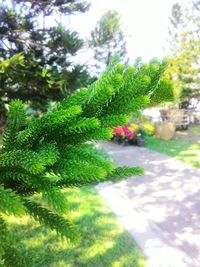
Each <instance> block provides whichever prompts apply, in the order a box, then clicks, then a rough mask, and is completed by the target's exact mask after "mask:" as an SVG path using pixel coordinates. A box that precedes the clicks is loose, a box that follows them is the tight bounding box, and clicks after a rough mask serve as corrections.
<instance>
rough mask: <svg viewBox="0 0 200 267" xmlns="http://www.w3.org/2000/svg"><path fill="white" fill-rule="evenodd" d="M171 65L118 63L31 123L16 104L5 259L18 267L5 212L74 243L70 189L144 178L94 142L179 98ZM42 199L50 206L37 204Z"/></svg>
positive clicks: (0, 245)
mask: <svg viewBox="0 0 200 267" xmlns="http://www.w3.org/2000/svg"><path fill="white" fill-rule="evenodd" d="M165 67H166V62H164V61H163V62H159V61H157V60H153V61H152V62H150V64H137V65H135V66H133V67H124V66H123V65H117V64H113V65H111V66H109V68H108V69H107V70H106V71H105V72H104V73H103V74H102V76H101V77H100V78H99V79H98V80H97V81H95V82H94V83H93V84H92V85H91V86H89V87H88V88H83V89H81V90H79V91H78V92H77V93H76V94H74V95H72V96H70V97H68V98H66V99H64V100H63V101H62V102H60V103H59V104H58V105H57V106H56V108H55V109H54V110H52V111H50V112H48V113H47V114H45V115H43V116H42V117H40V118H33V119H31V120H30V118H27V117H26V113H25V110H24V107H23V104H22V102H21V101H19V100H14V101H12V102H11V104H10V108H9V112H8V116H7V127H6V130H5V133H4V138H3V145H2V147H0V255H1V257H2V264H5V266H10V265H9V261H10V260H11V257H16V253H14V252H13V251H14V245H13V244H11V242H10V241H9V239H8V238H7V228H6V223H5V221H4V219H3V214H13V215H15V216H20V215H23V214H25V213H27V214H29V215H30V216H32V217H33V218H35V220H37V221H39V222H40V223H41V224H44V225H45V226H47V227H49V228H50V229H51V230H55V231H56V232H57V233H58V234H59V235H60V236H63V237H66V238H67V239H68V240H69V241H76V240H77V239H79V234H78V231H77V229H76V226H74V225H73V224H72V223H71V222H70V220H67V219H66V218H64V216H63V215H62V214H63V213H64V212H65V210H66V209H67V203H66V201H65V196H64V194H63V192H62V190H61V189H62V188H65V187H74V186H76V187H77V186H82V185H86V184H95V183H98V182H102V181H106V180H118V179H121V178H124V177H128V176H132V175H136V174H141V173H142V169H141V168H139V167H117V166H116V165H115V163H114V162H113V161H112V160H110V159H109V157H107V156H105V153H102V151H99V150H98V149H97V148H95V146H94V145H93V142H91V141H98V140H108V139H110V138H111V137H112V135H113V132H112V127H114V126H118V125H122V124H125V123H126V122H127V119H128V116H129V114H130V113H131V112H136V111H138V110H140V109H142V108H144V107H147V106H152V105H156V104H158V103H161V102H163V101H169V100H172V97H173V93H172V92H173V90H172V87H171V83H170V81H169V80H167V79H165V78H164V76H163V74H164V71H165ZM37 193H40V194H41V195H42V198H43V201H42V202H37V201H36V200H33V198H32V196H33V195H34V194H37Z"/></svg>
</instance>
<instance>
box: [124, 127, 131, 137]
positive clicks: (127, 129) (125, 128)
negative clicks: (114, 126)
mask: <svg viewBox="0 0 200 267" xmlns="http://www.w3.org/2000/svg"><path fill="white" fill-rule="evenodd" d="M123 130H124V133H125V135H129V134H130V133H131V131H130V130H129V128H128V127H127V126H124V127H123Z"/></svg>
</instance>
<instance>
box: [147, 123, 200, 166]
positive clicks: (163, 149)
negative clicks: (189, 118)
mask: <svg viewBox="0 0 200 267" xmlns="http://www.w3.org/2000/svg"><path fill="white" fill-rule="evenodd" d="M188 131H189V134H190V138H188V135H186V136H185V137H183V138H180V139H176V140H170V141H164V140H160V139H157V138H155V137H147V140H146V145H145V146H146V148H149V149H151V150H155V151H157V152H160V153H163V154H166V155H169V156H172V157H176V158H177V159H180V160H182V161H184V162H186V163H189V164H191V165H192V166H193V167H196V168H200V137H199V139H197V138H195V141H193V140H192V139H191V135H192V134H199V136H200V127H199V126H198V127H191V128H190V129H189V130H188ZM186 134H187V132H186ZM196 139H197V140H196Z"/></svg>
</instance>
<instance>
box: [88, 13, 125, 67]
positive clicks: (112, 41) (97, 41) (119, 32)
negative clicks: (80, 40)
mask: <svg viewBox="0 0 200 267" xmlns="http://www.w3.org/2000/svg"><path fill="white" fill-rule="evenodd" d="M89 43H90V47H91V48H92V49H93V50H94V58H95V59H96V65H95V67H96V68H97V71H100V70H101V69H102V68H105V66H108V64H109V63H110V61H111V60H112V58H113V56H115V55H116V54H117V55H118V56H119V57H120V60H121V62H123V63H128V58H127V49H126V41H125V34H124V31H123V28H122V26H121V16H120V14H119V13H118V12H117V11H116V10H109V11H107V12H106V13H105V14H104V15H103V16H102V17H101V18H100V20H99V21H98V22H97V25H96V27H95V29H94V30H93V31H92V32H91V38H90V41H89Z"/></svg>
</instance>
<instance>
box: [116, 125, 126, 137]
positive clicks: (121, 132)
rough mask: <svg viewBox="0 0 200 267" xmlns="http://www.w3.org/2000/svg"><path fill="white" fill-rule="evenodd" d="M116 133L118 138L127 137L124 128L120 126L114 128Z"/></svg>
mask: <svg viewBox="0 0 200 267" xmlns="http://www.w3.org/2000/svg"><path fill="white" fill-rule="evenodd" d="M114 133H115V135H116V136H123V135H125V133H124V130H123V127H121V126H119V127H114Z"/></svg>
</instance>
